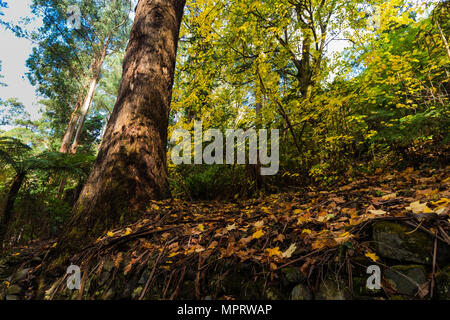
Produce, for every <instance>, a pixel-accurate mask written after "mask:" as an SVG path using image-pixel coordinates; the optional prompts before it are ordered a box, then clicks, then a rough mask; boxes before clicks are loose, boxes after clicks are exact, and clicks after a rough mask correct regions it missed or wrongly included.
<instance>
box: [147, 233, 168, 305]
mask: <svg viewBox="0 0 450 320" xmlns="http://www.w3.org/2000/svg"><path fill="white" fill-rule="evenodd" d="M175 239H176V238H175ZM167 243H168V242H167V241H166V243H165V244H164V247H163V249H162V250H161V252H160V254H159V255H158V258H157V259H156V262H155V265H154V266H153V269H152V273H151V274H150V276H149V277H148V280H147V283H146V284H145V287H144V290H142V293H141V296H140V297H139V300H142V299H143V298H144V295H145V294H146V293H147V290H148V287H149V286H150V282H151V281H152V279H153V275H154V274H155V270H156V267H157V266H158V263H159V260H160V259H161V256H162V255H163V253H164V251H165V250H166V246H167Z"/></svg>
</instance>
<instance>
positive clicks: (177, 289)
mask: <svg viewBox="0 0 450 320" xmlns="http://www.w3.org/2000/svg"><path fill="white" fill-rule="evenodd" d="M185 273H186V266H184V268H183V271H182V272H181V275H180V279H178V283H177V287H176V288H175V291H174V292H173V293H172V295H171V296H170V300H173V299H174V298H175V297H176V296H177V295H178V291H179V290H180V286H181V283H182V282H183V279H184V274H185Z"/></svg>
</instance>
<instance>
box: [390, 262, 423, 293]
mask: <svg viewBox="0 0 450 320" xmlns="http://www.w3.org/2000/svg"><path fill="white" fill-rule="evenodd" d="M384 277H385V279H386V280H388V281H389V282H390V283H391V285H392V286H393V287H394V288H395V289H396V290H397V291H398V292H399V293H400V294H405V295H408V296H414V295H415V294H416V293H417V291H418V290H419V288H420V287H421V286H422V285H423V284H424V283H425V282H426V281H427V279H426V271H425V268H424V267H423V266H419V265H407V266H393V267H391V268H390V269H389V270H387V271H386V272H385V273H384Z"/></svg>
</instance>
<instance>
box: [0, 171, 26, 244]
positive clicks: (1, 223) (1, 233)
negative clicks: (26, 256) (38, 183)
mask: <svg viewBox="0 0 450 320" xmlns="http://www.w3.org/2000/svg"><path fill="white" fill-rule="evenodd" d="M25 176H26V173H25V172H19V173H18V174H16V176H15V177H14V179H13V182H12V184H11V187H10V188H9V191H8V194H7V195H6V198H5V202H4V206H3V210H2V215H1V217H0V249H1V248H2V247H3V241H4V240H5V236H6V232H7V231H8V225H9V223H10V221H11V218H12V214H13V209H14V202H15V201H16V198H17V194H18V193H19V190H20V187H21V186H22V183H23V181H24V180H25Z"/></svg>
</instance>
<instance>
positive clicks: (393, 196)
mask: <svg viewBox="0 0 450 320" xmlns="http://www.w3.org/2000/svg"><path fill="white" fill-rule="evenodd" d="M396 197H397V194H396V193H390V194H386V195H384V196H382V197H381V199H383V200H391V199H395V198H396Z"/></svg>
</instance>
